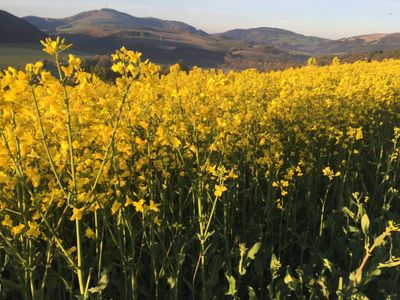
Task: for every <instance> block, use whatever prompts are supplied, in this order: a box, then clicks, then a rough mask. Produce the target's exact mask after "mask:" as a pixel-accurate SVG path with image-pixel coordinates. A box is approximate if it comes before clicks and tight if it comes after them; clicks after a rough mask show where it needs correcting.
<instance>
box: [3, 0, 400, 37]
mask: <svg viewBox="0 0 400 300" xmlns="http://www.w3.org/2000/svg"><path fill="white" fill-rule="evenodd" d="M102 7H109V8H114V9H117V10H120V11H123V12H126V13H129V14H131V15H134V16H139V17H148V16H152V17H157V18H162V19H169V20H179V21H183V22H186V23H189V24H191V25H193V26H195V27H197V28H200V29H203V30H205V31H207V32H210V33H215V32H222V31H225V30H229V29H234V28H252V27H260V26H267V27H278V28H284V29H288V30H293V31H296V32H298V33H302V34H307V35H316V36H321V37H328V38H341V37H348V36H352V35H359V34H364V33H380V32H400V0H174V1H165V0H141V1H132V0H130V1H129V0H114V1H112V0H99V1H97V0H61V1H60V0H0V9H3V10H7V11H9V12H11V13H13V14H15V15H17V16H26V15H36V16H41V17H67V16H71V15H73V14H76V13H79V12H82V11H86V10H92V9H100V8H102ZM0 22H1V20H0Z"/></svg>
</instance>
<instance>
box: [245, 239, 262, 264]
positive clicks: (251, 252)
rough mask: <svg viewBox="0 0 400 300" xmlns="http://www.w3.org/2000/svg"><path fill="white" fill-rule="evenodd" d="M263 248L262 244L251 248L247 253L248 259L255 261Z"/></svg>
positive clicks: (259, 243)
mask: <svg viewBox="0 0 400 300" xmlns="http://www.w3.org/2000/svg"><path fill="white" fill-rule="evenodd" d="M260 247H261V242H257V243H255V244H254V245H253V247H251V249H250V250H249V252H247V257H248V258H250V259H251V260H254V259H255V255H256V254H257V253H258V251H259V250H260Z"/></svg>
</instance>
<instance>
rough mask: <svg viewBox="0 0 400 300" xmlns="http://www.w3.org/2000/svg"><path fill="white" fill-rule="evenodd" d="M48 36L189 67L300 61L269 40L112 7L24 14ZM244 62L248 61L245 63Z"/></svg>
mask: <svg viewBox="0 0 400 300" xmlns="http://www.w3.org/2000/svg"><path fill="white" fill-rule="evenodd" d="M24 20H26V21H28V22H30V23H31V24H33V25H35V26H37V27H38V28H40V29H41V30H43V31H45V32H47V33H48V34H51V35H61V36H63V37H65V38H66V39H67V40H68V41H70V42H72V43H73V44H74V47H75V48H78V49H79V50H81V51H85V52H91V53H94V54H109V53H111V52H113V51H114V50H115V49H118V48H120V47H121V46H125V47H127V48H130V49H134V50H136V51H140V52H143V55H144V57H146V58H150V59H151V60H152V61H154V62H157V63H162V64H171V63H175V62H177V61H183V62H184V63H185V64H186V65H188V66H194V65H199V66H203V67H221V66H224V65H225V64H226V62H227V61H229V64H230V65H231V64H232V63H233V64H235V63H236V62H237V61H240V65H243V61H245V62H247V61H250V60H251V61H257V62H260V61H261V62H264V61H268V62H271V61H283V62H285V64H287V62H290V61H299V60H301V61H304V60H305V59H306V58H305V57H302V56H301V57H299V56H291V55H289V54H288V53H287V52H286V51H284V50H282V49H277V48H276V47H274V46H272V45H266V44H257V43H253V42H247V41H242V40H235V39H226V38H224V37H218V36H214V35H210V34H208V33H206V32H204V31H201V30H198V29H196V28H195V27H193V26H191V25H188V24H186V23H183V22H178V21H167V20H161V19H156V18H139V17H135V16H131V15H129V14H126V13H123V12H119V11H116V10H113V9H100V10H92V11H87V12H82V13H80V14H77V15H74V16H71V17H68V18H63V19H54V18H41V17H35V16H28V17H24ZM244 65H246V63H244Z"/></svg>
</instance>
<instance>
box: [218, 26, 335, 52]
mask: <svg viewBox="0 0 400 300" xmlns="http://www.w3.org/2000/svg"><path fill="white" fill-rule="evenodd" d="M218 36H222V37H226V38H231V39H239V40H244V41H249V42H255V43H263V44H267V45H270V46H274V47H276V48H278V49H282V50H284V51H288V52H291V53H307V54H310V53H314V52H316V51H317V50H318V49H319V47H321V45H323V44H325V43H327V42H329V41H330V40H328V39H323V38H319V37H314V36H305V35H302V34H298V33H295V32H292V31H289V30H284V29H280V28H271V27H260V28H251V29H234V30H230V31H226V32H224V33H221V34H218Z"/></svg>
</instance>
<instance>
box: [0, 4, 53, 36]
mask: <svg viewBox="0 0 400 300" xmlns="http://www.w3.org/2000/svg"><path fill="white" fill-rule="evenodd" d="M44 37H45V34H44V33H43V32H42V31H40V30H39V29H38V28H37V27H35V26H34V25H32V24H31V23H29V22H27V21H25V20H23V19H20V18H18V17H16V16H14V15H12V14H10V13H8V12H6V11H4V10H0V43H37V42H39V41H40V40H41V39H43V38H44Z"/></svg>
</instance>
